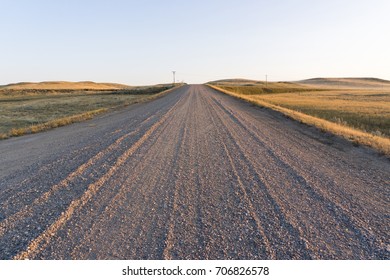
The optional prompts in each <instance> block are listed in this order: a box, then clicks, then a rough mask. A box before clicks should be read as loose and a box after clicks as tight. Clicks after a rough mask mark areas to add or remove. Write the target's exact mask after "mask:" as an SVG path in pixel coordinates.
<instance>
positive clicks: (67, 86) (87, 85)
mask: <svg viewBox="0 0 390 280" xmlns="http://www.w3.org/2000/svg"><path fill="white" fill-rule="evenodd" d="M125 88H131V87H130V86H127V85H122V84H114V83H94V82H89V81H85V82H64V81H53V82H40V83H17V84H9V85H6V86H3V87H1V90H116V89H125Z"/></svg>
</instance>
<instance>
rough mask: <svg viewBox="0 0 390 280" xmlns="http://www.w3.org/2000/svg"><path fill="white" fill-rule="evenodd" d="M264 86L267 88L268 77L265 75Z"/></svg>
mask: <svg viewBox="0 0 390 280" xmlns="http://www.w3.org/2000/svg"><path fill="white" fill-rule="evenodd" d="M265 86H268V75H265Z"/></svg>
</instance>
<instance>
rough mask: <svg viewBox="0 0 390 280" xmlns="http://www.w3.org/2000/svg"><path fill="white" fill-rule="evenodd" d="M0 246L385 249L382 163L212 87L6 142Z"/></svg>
mask: <svg viewBox="0 0 390 280" xmlns="http://www.w3.org/2000/svg"><path fill="white" fill-rule="evenodd" d="M0 154H1V157H0V205H1V209H0V258H1V259H26V258H28V259H390V258H389V257H390V245H389V232H390V229H389V217H390V207H389V206H390V188H389V186H390V184H389V183H390V164H389V160H388V159H386V158H384V157H382V156H380V155H378V154H376V153H375V152H374V151H372V150H370V149H367V148H362V147H356V146H354V145H352V144H351V143H349V142H347V141H345V140H342V139H340V138H338V137H335V136H332V135H329V134H326V133H322V132H320V131H318V130H317V129H315V128H312V127H308V126H305V125H302V124H299V123H297V122H294V121H292V120H290V119H287V118H285V117H283V116H282V115H280V114H279V113H276V112H272V111H270V110H268V109H264V108H258V107H255V106H253V105H250V104H248V103H245V102H243V101H240V100H236V99H234V98H232V97H230V96H226V95H223V94H221V93H218V92H216V91H214V90H212V89H210V88H208V87H206V86H202V85H192V86H184V87H181V88H179V89H177V90H175V91H173V92H171V93H170V94H168V95H166V96H164V97H162V98H159V99H156V100H154V101H151V102H148V103H144V104H136V105H132V106H129V107H127V108H125V109H123V110H120V111H117V112H113V113H110V114H107V115H104V116H100V117H98V118H95V119H93V120H90V121H86V122H83V123H78V124H73V125H70V126H67V127H62V128H58V129H55V130H52V131H48V132H44V133H40V134H35V135H27V136H23V137H19V138H14V139H8V140H3V141H1V142H0Z"/></svg>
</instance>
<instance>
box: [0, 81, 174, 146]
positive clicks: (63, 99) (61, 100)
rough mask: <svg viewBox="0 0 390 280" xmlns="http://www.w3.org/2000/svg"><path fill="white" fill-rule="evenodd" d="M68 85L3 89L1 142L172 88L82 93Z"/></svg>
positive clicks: (157, 87)
mask: <svg viewBox="0 0 390 280" xmlns="http://www.w3.org/2000/svg"><path fill="white" fill-rule="evenodd" d="M23 85H24V84H23ZM104 85H105V86H106V85H107V84H104ZM66 86H67V88H66V87H65V88H64V87H63V86H62V87H59V88H50V87H46V85H44V87H43V88H37V86H33V87H31V86H30V87H22V88H20V84H18V88H16V89H15V88H12V89H10V88H7V89H4V88H2V89H0V139H4V138H8V137H10V136H19V135H23V134H26V133H35V132H39V131H43V130H47V129H50V128H54V127H58V126H63V125H66V124H70V123H73V122H78V121H81V120H85V119H89V118H92V117H93V116H94V115H96V114H99V113H102V112H106V111H107V110H109V109H112V108H117V107H121V106H126V105H129V104H133V103H136V102H141V101H145V100H148V99H151V98H153V97H155V96H156V95H157V94H158V93H160V92H163V91H165V90H167V89H169V88H170V87H171V86H167V85H159V86H147V87H133V88H124V87H118V88H116V89H110V90H109V89H107V88H106V87H104V88H102V89H101V88H98V87H95V88H90V89H85V88H84V89H83V90H80V88H79V85H77V86H76V87H70V86H69V84H67V85H66ZM45 87H46V88H45Z"/></svg>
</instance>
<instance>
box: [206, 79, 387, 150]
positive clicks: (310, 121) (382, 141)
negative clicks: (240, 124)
mask: <svg viewBox="0 0 390 280" xmlns="http://www.w3.org/2000/svg"><path fill="white" fill-rule="evenodd" d="M206 86H208V87H210V88H212V89H214V90H216V91H218V92H221V93H224V94H227V95H229V96H232V97H234V98H238V99H241V100H244V101H246V102H249V103H251V104H254V105H256V106H259V107H265V108H268V109H271V110H273V111H277V112H279V113H281V114H283V115H284V116H286V117H288V118H290V119H292V120H295V121H298V122H300V123H304V124H306V125H309V126H314V127H316V128H318V129H320V130H321V131H323V132H328V133H331V134H334V135H337V136H340V137H342V138H344V139H346V140H348V141H350V142H352V143H354V144H359V145H364V146H368V147H370V148H373V149H375V150H376V151H378V152H379V153H380V154H382V155H384V156H386V157H387V158H390V139H387V138H384V137H380V136H376V135H373V134H370V133H367V132H364V131H361V130H358V129H354V128H351V127H348V126H345V125H341V124H337V123H333V122H330V121H327V120H324V119H321V118H316V117H313V116H310V115H307V114H304V113H301V112H298V111H294V110H291V109H287V108H284V107H281V106H277V105H273V104H271V103H268V102H265V101H262V100H261V101H260V100H257V99H254V98H251V96H242V95H239V94H236V93H234V92H232V91H228V90H225V89H222V88H219V87H217V86H214V85H210V84H206Z"/></svg>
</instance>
